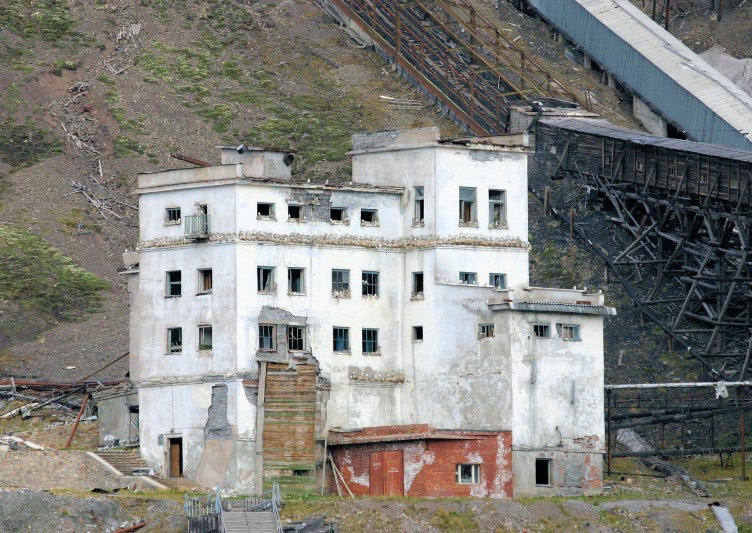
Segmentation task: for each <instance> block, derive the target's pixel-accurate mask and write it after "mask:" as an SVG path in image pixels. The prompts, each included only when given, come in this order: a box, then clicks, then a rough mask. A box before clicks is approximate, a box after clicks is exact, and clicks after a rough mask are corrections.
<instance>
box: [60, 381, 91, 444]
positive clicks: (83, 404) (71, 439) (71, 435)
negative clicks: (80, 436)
mask: <svg viewBox="0 0 752 533" xmlns="http://www.w3.org/2000/svg"><path fill="white" fill-rule="evenodd" d="M88 401H89V395H88V394H87V395H86V396H84V401H83V403H82V404H81V409H80V410H79V411H78V416H77V417H76V423H75V424H73V429H72V430H71V432H70V437H68V442H66V443H65V447H66V448H70V445H71V442H73V435H75V434H76V430H77V429H78V423H79V422H81V415H82V414H84V409H85V408H86V404H87V402H88Z"/></svg>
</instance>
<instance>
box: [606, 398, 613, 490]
mask: <svg viewBox="0 0 752 533" xmlns="http://www.w3.org/2000/svg"><path fill="white" fill-rule="evenodd" d="M606 402H607V404H608V425H607V431H608V433H607V435H606V449H607V452H606V457H607V458H608V461H607V462H606V464H607V466H608V475H609V476H610V475H611V404H612V401H611V389H608V390H606Z"/></svg>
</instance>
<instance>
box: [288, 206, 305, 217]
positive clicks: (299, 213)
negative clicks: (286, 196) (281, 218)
mask: <svg viewBox="0 0 752 533" xmlns="http://www.w3.org/2000/svg"><path fill="white" fill-rule="evenodd" d="M287 220H295V221H300V220H303V206H302V205H296V204H290V205H288V206H287Z"/></svg>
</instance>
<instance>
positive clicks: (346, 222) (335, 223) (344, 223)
mask: <svg viewBox="0 0 752 533" xmlns="http://www.w3.org/2000/svg"><path fill="white" fill-rule="evenodd" d="M329 224H331V225H332V226H349V225H350V221H349V220H330V221H329Z"/></svg>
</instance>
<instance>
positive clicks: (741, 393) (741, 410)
mask: <svg viewBox="0 0 752 533" xmlns="http://www.w3.org/2000/svg"><path fill="white" fill-rule="evenodd" d="M738 392H739V395H738V396H739V438H740V440H741V448H742V477H741V480H742V481H747V480H748V479H749V478H748V477H747V464H746V463H747V452H746V450H745V449H744V388H743V387H739V390H738Z"/></svg>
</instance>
